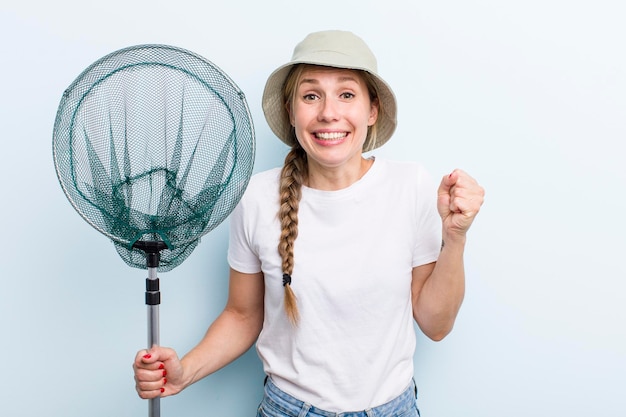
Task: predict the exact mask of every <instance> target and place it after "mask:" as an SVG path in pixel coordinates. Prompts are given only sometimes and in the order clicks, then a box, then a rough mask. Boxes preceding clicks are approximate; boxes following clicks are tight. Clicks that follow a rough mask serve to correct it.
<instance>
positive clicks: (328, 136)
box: [313, 132, 348, 141]
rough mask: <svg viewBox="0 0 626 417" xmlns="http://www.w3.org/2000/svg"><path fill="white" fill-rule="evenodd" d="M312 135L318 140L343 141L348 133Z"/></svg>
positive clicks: (318, 133) (319, 133)
mask: <svg viewBox="0 0 626 417" xmlns="http://www.w3.org/2000/svg"><path fill="white" fill-rule="evenodd" d="M313 135H314V136H315V138H316V139H319V140H328V141H336V140H341V139H344V138H345V137H346V136H348V132H317V133H314V134H313Z"/></svg>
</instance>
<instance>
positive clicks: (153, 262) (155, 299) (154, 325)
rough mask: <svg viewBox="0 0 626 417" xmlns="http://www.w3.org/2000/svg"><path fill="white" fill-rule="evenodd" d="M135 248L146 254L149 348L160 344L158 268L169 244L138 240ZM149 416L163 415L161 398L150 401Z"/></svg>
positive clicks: (134, 245) (158, 416) (157, 416)
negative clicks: (163, 251)
mask: <svg viewBox="0 0 626 417" xmlns="http://www.w3.org/2000/svg"><path fill="white" fill-rule="evenodd" d="M133 248H137V249H141V250H142V251H144V252H145V254H146V268H147V269H148V278H146V305H147V306H148V349H150V348H152V346H155V345H158V344H159V343H160V340H159V304H161V292H160V291H159V278H158V277H157V268H158V267H159V262H160V260H161V254H160V251H162V250H163V249H167V245H166V244H165V243H164V242H161V241H142V240H138V241H137V242H135V243H134V244H133ZM148 416H149V417H160V416H161V398H160V397H157V398H153V399H150V400H149V403H148Z"/></svg>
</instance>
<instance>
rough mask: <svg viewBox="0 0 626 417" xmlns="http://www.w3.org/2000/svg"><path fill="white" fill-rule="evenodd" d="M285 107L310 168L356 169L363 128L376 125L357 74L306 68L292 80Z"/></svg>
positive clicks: (371, 103) (374, 111) (373, 110)
mask: <svg viewBox="0 0 626 417" xmlns="http://www.w3.org/2000/svg"><path fill="white" fill-rule="evenodd" d="M294 87H295V89H294V94H293V96H292V98H291V100H290V102H289V103H288V105H287V108H288V110H289V118H290V121H291V124H292V126H293V127H294V130H295V134H296V137H297V139H298V142H299V143H300V145H301V146H302V148H303V149H304V150H305V152H306V153H307V156H308V161H309V169H310V170H312V171H315V170H317V169H333V170H338V169H343V168H348V169H351V168H353V167H357V166H360V163H361V159H362V157H361V154H362V149H363V143H364V142H365V139H366V137H367V132H368V127H369V126H372V125H373V124H374V123H376V119H377V117H378V104H377V101H372V100H371V98H370V93H369V91H368V88H367V85H366V83H365V80H364V79H363V77H362V76H361V74H360V73H359V72H358V71H354V70H346V69H337V68H328V67H314V66H307V67H305V68H304V69H303V70H302V72H301V73H300V76H299V77H297V79H296V84H295V86H294Z"/></svg>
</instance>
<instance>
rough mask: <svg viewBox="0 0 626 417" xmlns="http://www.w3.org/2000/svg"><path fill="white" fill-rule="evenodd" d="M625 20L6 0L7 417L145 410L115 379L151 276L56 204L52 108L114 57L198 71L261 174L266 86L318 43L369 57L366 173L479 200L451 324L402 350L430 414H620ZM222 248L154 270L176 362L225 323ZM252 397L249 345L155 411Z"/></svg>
mask: <svg viewBox="0 0 626 417" xmlns="http://www.w3.org/2000/svg"><path fill="white" fill-rule="evenodd" d="M217 3H219V4H217ZM625 18H626V6H624V3H623V2H622V1H619V0H597V1H593V2H591V1H571V0H570V1H565V0H541V1H538V0H525V1H497V0H482V1H466V0H451V1H438V2H426V1H421V0H418V1H409V0H406V1H401V0H387V1H365V0H354V1H337V0H332V1H331V0H319V1H316V2H300V1H287V0H265V1H252V0H249V1H241V0H232V1H222V2H210V1H207V2H199V1H186V0H179V1H154V0H153V1H132V0H130V1H119V0H112V1H108V2H93V4H91V3H90V2H86V1H69V0H60V1H50V2H44V1H39V2H32V1H23V2H15V1H12V2H3V5H2V6H0V35H1V38H2V54H1V57H2V58H1V59H2V66H1V67H0V68H1V69H0V71H1V77H0V91H1V97H2V101H1V104H0V118H1V122H2V123H1V127H2V132H1V136H2V147H1V149H2V151H1V152H2V161H1V163H0V169H1V175H0V189H1V190H2V191H1V192H2V197H1V198H2V204H1V205H0V214H1V218H2V234H1V235H2V239H1V242H0V245H1V246H0V253H1V254H2V255H1V257H2V258H1V259H2V262H0V283H1V284H2V285H1V287H0V338H1V343H0V359H1V360H0V363H1V365H0V415H1V416H6V417H35V416H59V417H85V416H91V417H96V416H102V417H105V416H106V417H109V416H118V417H126V416H133V417H135V416H140V415H145V414H146V413H147V412H148V410H147V408H148V404H147V403H146V402H145V401H143V400H141V399H139V398H138V397H137V395H136V393H135V390H134V381H133V375H132V369H131V363H132V360H133V357H134V355H135V352H136V351H138V350H139V349H142V348H143V347H145V345H146V312H145V310H146V307H145V305H144V302H143V297H144V279H145V278H146V276H147V273H146V271H145V270H139V269H133V268H130V267H127V266H126V264H124V262H123V261H122V260H121V258H120V257H119V256H118V255H117V253H116V251H115V250H114V247H113V245H112V244H111V242H110V241H109V240H108V239H107V238H106V237H105V236H104V235H101V234H100V233H98V232H97V231H96V230H95V229H93V228H92V227H91V226H89V225H88V224H87V223H86V222H85V221H84V220H83V219H82V218H81V217H80V216H79V215H78V213H76V212H75V211H74V209H73V208H72V206H71V205H70V204H69V202H68V201H67V199H66V198H65V195H64V194H63V192H62V190H61V187H60V186H59V183H58V181H57V178H56V175H55V172H54V164H53V160H52V150H51V146H52V130H53V125H54V118H55V115H56V111H57V107H58V105H59V102H60V99H61V95H62V93H63V91H64V90H65V89H66V88H67V87H68V86H69V85H70V83H71V82H72V81H73V80H74V79H75V78H76V77H77V76H78V75H79V74H80V72H82V71H83V70H84V69H85V68H86V67H87V66H89V65H90V64H92V63H93V62H94V61H96V60H97V59H99V58H101V57H102V56H104V55H106V54H108V53H110V52H113V51H116V50H118V49H121V48H124V47H127V46H131V45H137V44H146V43H163V44H169V45H174V46H178V47H182V48H185V49H189V50H191V51H194V52H196V53H198V54H200V55H202V56H204V57H205V58H207V59H208V60H210V61H212V62H213V63H215V64H216V65H217V66H219V67H220V68H221V69H222V70H223V71H224V72H226V73H227V74H228V75H229V76H230V77H231V78H232V79H233V80H234V81H235V82H236V83H237V84H238V85H239V87H241V89H242V90H243V91H244V92H245V93H246V96H247V99H248V103H249V106H250V109H251V113H252V116H253V120H254V124H255V129H256V133H257V147H258V150H257V157H256V163H255V172H258V171H261V170H265V169H267V168H270V167H274V166H277V165H280V164H282V161H283V158H284V156H285V154H286V152H287V148H286V147H285V146H284V145H282V143H281V142H279V141H278V140H277V139H276V138H275V137H274V136H273V135H272V134H271V132H270V130H269V128H268V127H267V124H266V122H265V119H264V117H263V114H262V111H261V104H260V101H261V100H260V97H261V93H262V89H263V86H264V83H265V80H266V78H267V76H268V75H269V74H270V72H271V71H272V70H273V69H274V68H275V67H277V66H278V65H281V64H283V63H284V62H286V61H287V60H288V59H289V58H290V56H291V52H292V49H293V47H294V46H295V44H296V43H297V42H298V41H300V40H301V39H302V38H303V37H304V36H305V35H306V34H307V33H309V32H312V31H317V30H322V29H346V30H351V31H353V32H355V33H357V34H358V35H360V36H361V37H363V38H364V39H365V41H366V42H367V43H368V44H369V45H370V46H371V48H372V49H373V51H374V52H375V54H376V55H377V57H378V61H379V70H380V73H381V74H382V76H383V77H384V78H385V79H386V80H387V81H388V82H389V83H390V84H391V85H392V87H393V88H394V90H395V92H396V94H397V99H398V103H399V125H398V129H397V132H396V134H395V136H394V138H393V139H392V140H391V141H390V142H389V143H388V144H387V145H385V146H384V147H383V148H382V149H380V150H377V151H375V152H374V154H375V155H377V156H379V157H385V158H391V159H401V160H415V161H419V162H422V163H423V164H424V165H425V166H426V167H427V168H428V169H429V171H430V172H431V173H432V175H433V176H435V177H436V178H440V177H441V176H443V175H445V174H446V173H448V172H450V171H451V170H452V169H453V168H456V167H459V168H462V169H464V170H466V171H468V172H469V173H470V174H472V175H473V176H474V177H476V178H478V179H479V181H480V182H481V183H482V185H484V187H485V188H486V190H487V198H486V202H485V204H484V206H483V210H482V212H481V213H480V215H479V217H478V218H477V220H476V222H475V223H474V225H473V227H472V229H471V230H470V233H469V239H468V246H467V252H466V269H467V294H466V299H465V303H464V305H463V308H462V309H461V312H460V315H459V318H458V321H457V323H456V327H455V329H454V331H453V332H452V334H450V335H449V336H448V337H447V338H446V339H445V340H444V341H442V342H440V343H435V342H431V341H429V340H428V339H426V338H425V337H424V336H422V335H421V334H420V335H418V344H417V352H416V355H415V372H416V380H417V383H418V386H419V389H420V398H421V399H420V406H421V409H422V415H424V416H431V417H435V416H437V417H452V416H461V415H464V416H472V417H474V416H475V417H502V416H507V417H517V416H520V417H521V416H527V415H534V416H579V417H582V416H589V415H591V416H602V417H608V416H624V415H626V405H625V403H624V392H625V391H626V376H625V375H626V335H625V326H624V324H625V322H626V312H625V306H626V296H625V293H626V267H625V266H624V259H625V256H626V255H625V254H626V237H625V236H626V226H625V221H624V216H625V213H626V196H625V191H626V189H625V187H624V184H625V182H626V168H625V165H626V164H625V163H624V159H625V157H624V148H623V144H624V140H625V139H626V123H625V121H626V117H625V116H626V53H625V50H626V49H625V40H626V25H624V21H625ZM364 227H366V225H364ZM227 229H228V227H227V222H225V223H223V224H222V225H220V226H219V227H218V228H217V229H215V230H214V231H213V232H211V233H209V234H208V235H206V236H204V237H203V239H202V242H201V243H200V245H199V246H198V247H197V248H196V250H195V252H194V253H193V254H192V255H191V256H190V257H189V258H188V259H187V260H186V261H185V262H184V263H183V264H182V265H181V266H179V267H178V268H176V269H174V270H173V271H171V272H167V273H163V274H160V278H161V290H162V296H163V303H162V304H161V326H160V328H161V343H162V344H163V345H167V346H172V347H174V348H176V349H177V350H178V351H179V353H181V354H182V353H185V352H186V351H187V350H188V349H190V348H191V347H192V346H193V345H194V344H195V343H196V342H197V341H198V340H199V339H200V338H201V337H202V335H203V334H204V331H205V330H206V328H207V326H208V325H209V324H210V323H211V321H212V320H213V319H214V318H215V317H216V316H217V315H218V314H219V312H220V311H221V309H222V308H223V306H224V302H225V299H226V295H227V294H226V292H227V270H228V266H227V264H226V260H225V256H226V249H227V240H228V235H227ZM339 249H340V248H339ZM262 385H263V371H262V368H261V364H260V362H259V359H258V358H257V355H256V352H255V351H254V348H253V349H251V350H250V351H249V352H248V353H246V354H245V355H244V356H243V357H241V358H240V359H239V360H237V361H236V362H235V363H233V364H232V365H230V366H228V367H227V368H225V369H223V370H221V371H219V372H218V373H216V374H214V375H212V376H210V377H208V378H206V379H205V380H203V381H201V382H199V383H197V384H196V385H194V386H193V387H190V388H189V389H188V390H186V391H185V392H184V393H182V394H180V395H179V396H177V397H173V398H167V399H164V400H162V401H161V405H162V415H163V416H172V417H174V416H176V417H179V416H185V417H193V416H227V417H230V416H233V417H245V416H253V415H254V413H255V411H256V406H257V404H258V402H259V401H260V398H261V395H262Z"/></svg>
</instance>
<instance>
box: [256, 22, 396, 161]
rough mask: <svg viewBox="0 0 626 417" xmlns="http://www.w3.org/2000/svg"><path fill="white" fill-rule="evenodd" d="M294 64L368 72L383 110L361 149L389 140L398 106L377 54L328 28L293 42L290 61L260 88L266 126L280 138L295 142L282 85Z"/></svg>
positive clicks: (353, 37) (352, 36) (356, 39)
mask: <svg viewBox="0 0 626 417" xmlns="http://www.w3.org/2000/svg"><path fill="white" fill-rule="evenodd" d="M296 64H313V65H322V66H327V67H334V68H344V69H356V70H363V71H367V72H368V73H370V74H371V75H372V77H373V79H374V82H375V83H376V89H377V90H378V95H379V97H378V99H379V101H380V103H381V107H382V109H383V111H382V112H381V113H379V116H378V120H377V122H376V129H377V132H376V138H375V139H373V138H372V137H371V135H370V133H368V135H367V138H366V140H365V143H364V144H363V151H364V152H367V151H371V150H372V149H376V148H378V147H379V146H381V145H383V144H384V143H385V142H387V141H388V140H389V138H390V137H391V135H392V134H393V132H394V131H395V129H396V124H397V121H396V114H397V105H396V98H395V95H394V94H393V91H392V90H391V87H389V85H388V84H387V83H386V82H385V81H384V80H383V79H382V78H381V77H380V76H379V75H378V65H377V62H376V57H375V56H374V54H373V53H372V51H371V50H370V49H369V47H368V46H367V45H366V44H365V42H364V41H363V40H362V39H361V38H359V37H358V36H356V35H355V34H353V33H351V32H346V31H339V30H328V31H322V32H314V33H311V34H309V35H308V36H307V37H306V38H304V40H303V41H302V42H300V43H299V44H298V45H296V47H295V49H294V51H293V56H292V58H291V61H289V62H288V63H287V64H285V65H282V66H280V67H278V69H276V70H275V71H274V72H273V73H272V74H271V75H270V76H269V78H268V79H267V83H266V84H265V89H264V90H263V99H262V106H263V113H264V114H265V119H266V120H267V123H268V125H269V126H270V128H271V129H272V131H273V132H274V134H276V136H278V138H279V139H280V140H282V141H283V142H285V143H286V144H287V145H289V146H293V145H294V140H295V138H294V136H293V131H292V127H291V123H290V122H289V115H288V114H287V110H286V109H285V106H284V104H283V93H282V90H283V85H284V83H285V79H286V78H287V75H288V74H289V71H291V69H292V67H293V66H294V65H296Z"/></svg>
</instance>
